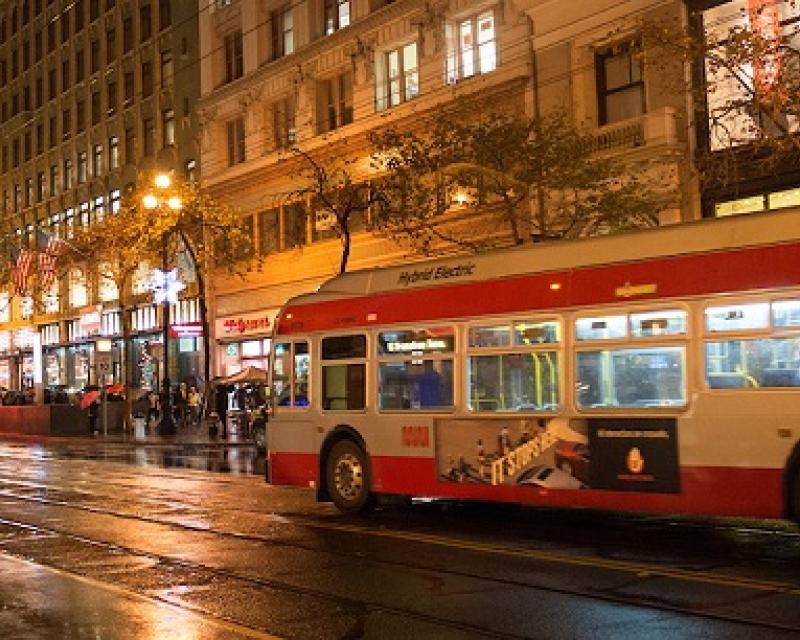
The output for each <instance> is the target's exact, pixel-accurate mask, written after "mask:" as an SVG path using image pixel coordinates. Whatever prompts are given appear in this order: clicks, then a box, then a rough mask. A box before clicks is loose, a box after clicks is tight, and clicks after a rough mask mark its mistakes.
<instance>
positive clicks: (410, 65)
mask: <svg viewBox="0 0 800 640" xmlns="http://www.w3.org/2000/svg"><path fill="white" fill-rule="evenodd" d="M376 66H377V68H376V69H375V78H376V83H375V108H376V110H377V111H383V110H384V109H388V108H389V107H394V106H397V105H398V104H400V103H401V102H405V101H406V100H411V99H412V98H416V97H417V96H418V95H419V67H418V63H417V43H416V42H412V43H410V44H407V45H405V46H402V47H398V48H397V49H392V50H391V51H386V52H384V54H383V55H382V56H381V57H380V58H379V60H378V61H377V62H376Z"/></svg>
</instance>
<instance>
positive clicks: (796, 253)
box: [278, 244, 800, 334]
mask: <svg viewBox="0 0 800 640" xmlns="http://www.w3.org/2000/svg"><path fill="white" fill-rule="evenodd" d="M554 283H558V284H559V285H560V288H556V289H553V288H551V284H554ZM798 284H800V245H798V244H790V245H777V246H771V247H758V248H750V249H740V250H735V251H725V252H716V253H708V254H692V255H686V256H675V257H670V258H658V259H652V260H642V261H638V262H631V263H624V264H612V265H606V266H597V267H583V268H579V269H572V270H567V271H559V272H550V273H538V274H533V275H524V276H512V277H507V278H499V279H492V280H484V281H479V282H468V283H463V284H453V285H443V286H440V287H426V288H423V289H414V290H411V291H395V292H391V293H378V294H373V295H369V296H356V297H351V298H342V299H341V300H332V301H330V300H329V301H326V302H316V303H307V304H297V305H290V306H288V307H287V308H286V310H285V312H286V311H290V312H291V314H292V317H291V319H287V318H285V317H283V318H281V319H280V321H279V324H278V333H279V334H290V333H306V332H310V331H322V330H326V329H331V328H337V329H342V328H346V327H358V326H364V325H367V324H381V325H384V324H399V323H415V322H421V321H431V320H437V319H444V318H464V317H474V316H480V315H489V314H501V313H514V312H526V311H535V310H547V309H561V308H566V307H575V306H585V305H594V304H608V303H619V302H625V300H626V298H625V297H623V296H620V295H618V292H617V289H618V288H621V287H625V286H626V285H631V286H636V285H656V286H655V288H654V292H653V293H647V294H645V295H636V296H635V297H634V298H633V299H634V300H636V301H640V300H654V299H655V300H661V299H667V298H676V297H681V296H693V295H704V294H706V295H707V294H714V293H723V292H725V293H727V292H736V291H754V290H758V289H768V288H774V287H786V286H796V285H798ZM285 312H284V313H285ZM368 316H370V321H369V322H368V321H367V317H368Z"/></svg>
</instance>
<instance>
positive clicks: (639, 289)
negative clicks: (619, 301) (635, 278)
mask: <svg viewBox="0 0 800 640" xmlns="http://www.w3.org/2000/svg"><path fill="white" fill-rule="evenodd" d="M657 292H658V285H657V284H631V283H630V282H626V283H625V284H624V285H623V286H621V287H617V288H616V289H615V290H614V295H616V296H617V297H618V298H632V297H633V296H647V295H652V294H654V293H657Z"/></svg>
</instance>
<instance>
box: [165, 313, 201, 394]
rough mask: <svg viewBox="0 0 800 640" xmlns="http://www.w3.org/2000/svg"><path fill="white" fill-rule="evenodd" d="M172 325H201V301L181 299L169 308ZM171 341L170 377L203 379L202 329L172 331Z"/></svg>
mask: <svg viewBox="0 0 800 640" xmlns="http://www.w3.org/2000/svg"><path fill="white" fill-rule="evenodd" d="M169 323H170V327H198V326H200V302H199V300H198V299H197V298H189V299H187V300H179V301H178V303H177V304H173V305H172V306H171V307H170V309H169ZM170 333H171V335H172V336H173V337H172V339H171V340H170V342H169V362H170V379H171V380H174V381H175V382H189V383H191V384H199V381H201V380H202V379H203V340H204V339H205V338H204V336H203V335H202V331H200V332H197V331H193V332H189V333H184V332H180V331H179V332H178V333H177V334H176V333H175V332H174V331H171V332H170Z"/></svg>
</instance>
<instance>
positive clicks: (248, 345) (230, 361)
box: [220, 338, 272, 376]
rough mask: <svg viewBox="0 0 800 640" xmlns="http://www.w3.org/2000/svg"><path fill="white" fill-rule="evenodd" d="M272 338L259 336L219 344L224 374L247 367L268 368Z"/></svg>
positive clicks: (236, 371) (233, 372) (230, 373)
mask: <svg viewBox="0 0 800 640" xmlns="http://www.w3.org/2000/svg"><path fill="white" fill-rule="evenodd" d="M271 345H272V340H271V339H269V338H260V339H257V340H243V341H242V342H229V343H227V344H224V345H221V347H220V349H221V351H222V363H223V371H224V372H225V375H226V376H230V375H233V374H235V373H238V372H239V371H241V370H242V369H245V368H247V367H258V368H259V369H264V370H265V371H266V370H268V369H269V352H270V347H271Z"/></svg>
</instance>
